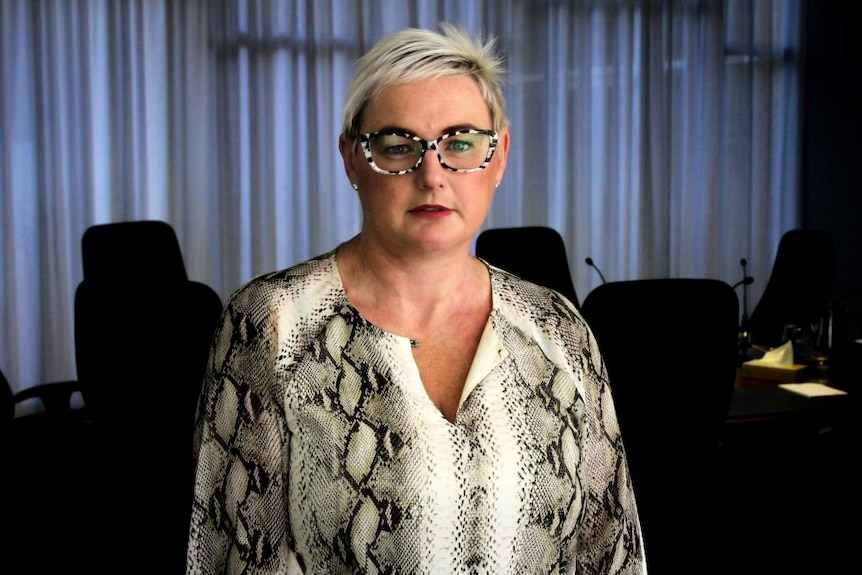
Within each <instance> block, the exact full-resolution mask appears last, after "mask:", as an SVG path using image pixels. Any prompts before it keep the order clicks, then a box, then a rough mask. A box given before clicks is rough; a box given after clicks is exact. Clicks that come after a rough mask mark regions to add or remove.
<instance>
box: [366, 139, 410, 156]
mask: <svg viewBox="0 0 862 575" xmlns="http://www.w3.org/2000/svg"><path fill="white" fill-rule="evenodd" d="M416 147H417V142H415V141H413V140H409V139H407V138H403V137H401V136H395V135H386V136H380V137H377V138H375V139H374V140H373V149H374V153H380V154H383V155H385V156H387V157H389V158H399V157H404V156H409V155H412V154H414V153H415V152H416Z"/></svg>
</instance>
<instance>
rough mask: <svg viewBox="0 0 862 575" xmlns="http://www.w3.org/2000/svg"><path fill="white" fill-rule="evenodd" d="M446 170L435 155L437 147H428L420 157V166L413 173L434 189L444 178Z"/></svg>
mask: <svg viewBox="0 0 862 575" xmlns="http://www.w3.org/2000/svg"><path fill="white" fill-rule="evenodd" d="M429 154H430V156H429ZM444 172H446V169H445V168H444V167H443V164H442V163H441V162H440V156H438V155H437V145H436V143H435V144H434V145H433V146H428V147H427V148H426V149H425V152H424V153H423V155H422V164H421V165H420V166H419V169H417V170H415V171H414V172H413V173H414V174H416V175H417V177H418V178H419V179H420V180H421V181H422V182H423V183H424V184H425V185H426V186H428V187H436V186H437V185H438V184H439V183H440V180H441V179H442V178H443V176H444Z"/></svg>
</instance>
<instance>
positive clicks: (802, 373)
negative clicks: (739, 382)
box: [741, 359, 811, 383]
mask: <svg viewBox="0 0 862 575" xmlns="http://www.w3.org/2000/svg"><path fill="white" fill-rule="evenodd" d="M741 373H742V375H743V376H745V377H748V378H751V379H765V380H769V381H775V382H778V383H796V382H802V381H808V379H809V378H810V377H811V370H810V369H809V367H808V366H807V365H805V364H804V363H794V364H791V365H775V364H773V363H768V362H764V361H762V360H759V359H752V360H750V361H746V362H744V363H743V364H742V368H741Z"/></svg>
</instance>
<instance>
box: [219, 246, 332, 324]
mask: <svg viewBox="0 0 862 575" xmlns="http://www.w3.org/2000/svg"><path fill="white" fill-rule="evenodd" d="M341 290H342V288H341V282H340V280H339V278H338V268H337V266H336V262H335V252H334V251H330V252H326V253H324V254H321V255H318V256H316V257H313V258H311V259H308V260H306V261H303V262H300V263H297V264H294V265H292V266H290V267H288V268H285V269H281V270H276V271H271V272H266V273H263V274H260V275H258V276H255V277H254V278H252V279H251V280H249V281H247V282H246V283H245V284H243V285H242V286H240V287H239V288H238V289H237V290H236V291H234V292H233V293H232V294H231V295H230V297H229V298H228V306H229V307H231V308H237V307H240V308H244V309H247V310H249V311H251V310H254V309H258V308H261V307H262V308H272V307H274V306H278V305H279V304H281V303H284V304H290V303H292V304H294V305H296V304H299V303H301V302H303V301H307V300H316V299H318V298H319V297H321V296H322V294H326V293H331V294H332V293H337V292H339V291H341ZM323 297H325V296H323ZM332 297H334V296H332Z"/></svg>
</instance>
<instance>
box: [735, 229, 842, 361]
mask: <svg viewBox="0 0 862 575" xmlns="http://www.w3.org/2000/svg"><path fill="white" fill-rule="evenodd" d="M834 276H835V241H834V239H833V238H832V235H831V234H829V233H828V232H824V231H819V230H806V229H794V230H788V231H787V232H785V233H784V235H783V236H781V241H780V242H779V244H778V250H777V251H776V253H775V261H774V262H773V264H772V271H771V272H770V275H769V280H768V281H767V283H766V287H765V288H764V289H763V293H762V295H761V296H760V300H759V301H758V302H757V305H756V306H755V308H754V310H753V311H752V312H751V316H750V317H749V320H748V326H747V327H748V332H749V334H750V336H749V339H750V341H751V343H752V344H754V345H759V346H762V347H765V348H770V347H775V346H777V345H780V344H781V343H783V338H784V335H785V326H789V325H794V326H797V328H798V330H799V332H800V334H801V336H802V337H806V338H809V339H810V338H811V337H812V336H813V335H814V334H812V326H817V325H819V323H820V321H821V319H822V318H824V317H825V316H826V315H827V313H828V310H829V302H830V301H831V299H832V286H833V281H834ZM745 327H746V326H743V328H745ZM797 351H798V350H797ZM802 359H805V358H802Z"/></svg>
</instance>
